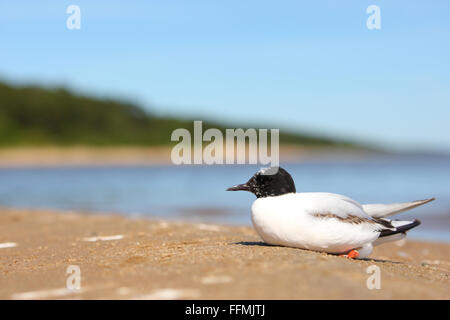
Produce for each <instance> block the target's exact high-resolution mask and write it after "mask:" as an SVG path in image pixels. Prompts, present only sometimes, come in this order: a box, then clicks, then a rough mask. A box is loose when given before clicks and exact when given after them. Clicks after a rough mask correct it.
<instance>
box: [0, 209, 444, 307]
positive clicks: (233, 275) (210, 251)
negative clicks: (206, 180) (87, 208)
mask: <svg viewBox="0 0 450 320" xmlns="http://www.w3.org/2000/svg"><path fill="white" fill-rule="evenodd" d="M70 265H75V266H78V267H79V268H80V272H81V278H80V279H81V289H80V290H79V291H77V290H68V289H66V282H67V278H68V276H69V275H68V274H67V273H66V272H67V268H68V267H69V266H70ZM372 265H375V266H378V267H379V268H380V274H381V289H379V290H377V289H373V290H369V289H368V288H367V285H366V281H367V279H368V278H369V276H371V274H368V273H367V272H366V271H367V268H368V267H370V266H372ZM449 274H450V245H448V244H439V243H426V242H416V241H406V242H401V243H392V244H387V245H383V246H380V247H376V249H375V251H374V253H373V254H372V256H371V259H368V260H349V259H346V258H342V257H337V256H333V255H327V254H324V253H316V252H310V251H306V250H300V249H294V248H285V247H276V246H267V245H265V244H264V243H262V242H261V240H260V238H259V237H258V235H257V234H256V233H255V232H254V230H253V229H252V228H250V227H236V226H221V225H209V224H193V223H184V222H169V221H162V220H161V221H157V220H143V219H129V218H123V217H119V216H114V215H104V216H100V215H94V214H86V213H58V212H50V211H26V210H10V209H0V298H2V299H449V298H450V289H449V288H450V286H449V284H450V281H449V280H450V279H449Z"/></svg>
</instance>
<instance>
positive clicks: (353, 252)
mask: <svg viewBox="0 0 450 320" xmlns="http://www.w3.org/2000/svg"><path fill="white" fill-rule="evenodd" d="M339 256H341V257H346V258H349V259H356V258H358V257H359V252H358V251H356V250H350V251H349V252H348V253H347V254H341V255H339Z"/></svg>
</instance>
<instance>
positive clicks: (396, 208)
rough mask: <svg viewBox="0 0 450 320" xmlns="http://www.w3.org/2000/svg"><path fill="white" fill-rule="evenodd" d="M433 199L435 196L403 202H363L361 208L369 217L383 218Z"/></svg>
mask: <svg viewBox="0 0 450 320" xmlns="http://www.w3.org/2000/svg"><path fill="white" fill-rule="evenodd" d="M433 200H435V198H431V199H426V200H418V201H412V202H404V203H391V204H364V205H363V206H362V208H363V209H364V211H365V212H366V213H367V214H368V215H369V216H371V217H374V218H384V217H389V216H392V215H394V214H397V213H400V212H405V211H408V210H411V209H414V208H416V207H419V206H421V205H424V204H426V203H428V202H431V201H433Z"/></svg>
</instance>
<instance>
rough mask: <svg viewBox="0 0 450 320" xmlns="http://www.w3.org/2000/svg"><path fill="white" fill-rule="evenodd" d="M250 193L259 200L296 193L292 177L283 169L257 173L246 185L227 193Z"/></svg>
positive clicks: (267, 169) (275, 168)
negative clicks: (241, 191)
mask: <svg viewBox="0 0 450 320" xmlns="http://www.w3.org/2000/svg"><path fill="white" fill-rule="evenodd" d="M239 190H243V191H250V192H251V193H253V194H254V195H255V196H256V197H257V198H265V197H274V196H280V195H282V194H286V193H295V192H296V190H295V184H294V180H293V179H292V177H291V175H290V174H289V173H288V172H287V171H286V170H284V169H283V168H277V167H272V168H264V169H261V170H259V171H258V172H256V173H255V174H254V175H253V177H251V178H250V180H248V181H247V182H246V183H243V184H238V185H236V186H234V187H231V188H228V189H227V191H239Z"/></svg>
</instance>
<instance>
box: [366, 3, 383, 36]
mask: <svg viewBox="0 0 450 320" xmlns="http://www.w3.org/2000/svg"><path fill="white" fill-rule="evenodd" d="M366 13H367V14H370V16H369V17H368V18H367V21H366V26H367V29H369V30H374V29H375V30H380V29H381V10H380V7H379V6H376V5H374V4H373V5H370V6H368V7H367V9H366Z"/></svg>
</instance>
